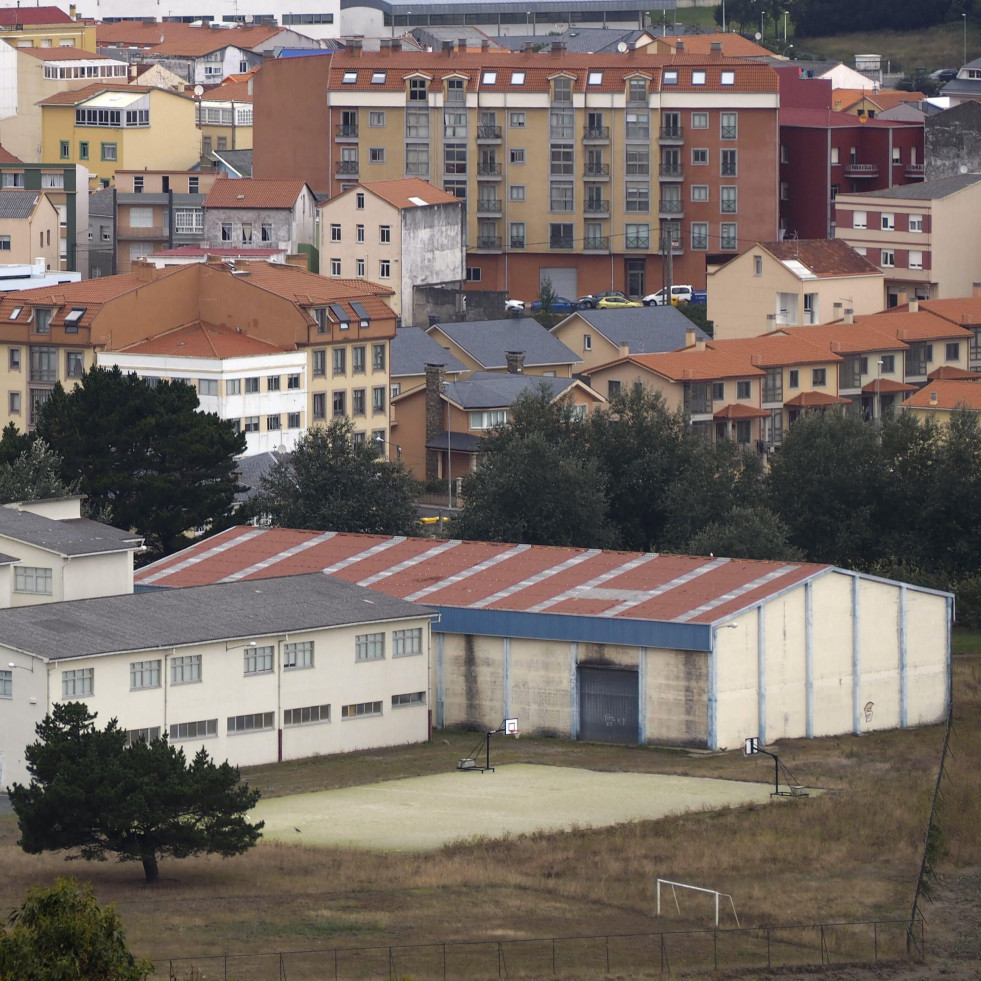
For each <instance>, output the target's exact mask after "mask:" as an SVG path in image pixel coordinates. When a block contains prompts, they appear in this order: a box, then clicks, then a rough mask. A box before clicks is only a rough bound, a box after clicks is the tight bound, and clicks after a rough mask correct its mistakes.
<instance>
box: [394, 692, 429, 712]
mask: <svg viewBox="0 0 981 981" xmlns="http://www.w3.org/2000/svg"><path fill="white" fill-rule="evenodd" d="M425 704H426V693H425V692H424V691H410V692H405V694H402V695H393V696H392V708H404V707H405V706H406V705H425Z"/></svg>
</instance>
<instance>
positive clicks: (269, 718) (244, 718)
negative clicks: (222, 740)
mask: <svg viewBox="0 0 981 981" xmlns="http://www.w3.org/2000/svg"><path fill="white" fill-rule="evenodd" d="M274 715H275V713H274V712H255V713H253V714H252V715H230V716H228V734H229V735H232V734H233V733H236V732H258V731H259V730H262V729H271V728H272V727H273V716H274Z"/></svg>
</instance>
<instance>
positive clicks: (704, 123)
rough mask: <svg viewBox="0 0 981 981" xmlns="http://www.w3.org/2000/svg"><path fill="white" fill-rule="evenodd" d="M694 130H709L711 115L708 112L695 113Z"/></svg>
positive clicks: (693, 119) (692, 126) (693, 117)
mask: <svg viewBox="0 0 981 981" xmlns="http://www.w3.org/2000/svg"><path fill="white" fill-rule="evenodd" d="M691 128H692V129H708V128H709V114H708V113H707V112H693V113H692V114H691Z"/></svg>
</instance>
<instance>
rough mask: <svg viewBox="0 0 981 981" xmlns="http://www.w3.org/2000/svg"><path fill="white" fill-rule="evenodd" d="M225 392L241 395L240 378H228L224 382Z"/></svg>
mask: <svg viewBox="0 0 981 981" xmlns="http://www.w3.org/2000/svg"><path fill="white" fill-rule="evenodd" d="M225 394H226V395H241V394H242V379H241V378H229V379H228V381H226V382H225Z"/></svg>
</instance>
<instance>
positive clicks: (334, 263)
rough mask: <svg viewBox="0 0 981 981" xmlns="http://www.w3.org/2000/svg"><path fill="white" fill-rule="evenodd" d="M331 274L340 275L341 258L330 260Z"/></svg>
mask: <svg viewBox="0 0 981 981" xmlns="http://www.w3.org/2000/svg"><path fill="white" fill-rule="evenodd" d="M330 274H331V276H340V274H341V260H340V259H331V260H330Z"/></svg>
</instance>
